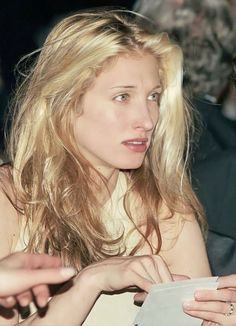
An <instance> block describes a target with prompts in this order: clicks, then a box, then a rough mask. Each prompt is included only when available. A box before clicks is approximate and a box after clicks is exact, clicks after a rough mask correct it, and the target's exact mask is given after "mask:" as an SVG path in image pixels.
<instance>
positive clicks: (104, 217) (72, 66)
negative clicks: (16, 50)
mask: <svg viewBox="0 0 236 326" xmlns="http://www.w3.org/2000/svg"><path fill="white" fill-rule="evenodd" d="M139 21H140V18H139V17H137V16H136V15H135V14H133V13H130V12H125V11H122V10H104V9H103V8H102V9H95V10H89V11H86V12H80V13H77V14H75V15H73V16H70V17H68V18H66V19H64V20H63V21H62V22H61V23H59V24H58V25H57V26H55V28H54V29H53V30H52V32H51V33H50V34H49V36H48V38H47V40H46V42H45V45H44V46H43V48H42V50H41V52H40V55H39V57H38V59H37V61H36V63H35V65H34V67H33V68H32V70H31V72H30V74H29V76H28V78H26V80H25V82H24V83H23V84H22V86H21V88H19V90H18V92H17V95H16V99H15V112H16V115H15V117H14V122H13V127H12V132H11V138H10V152H9V153H10V154H9V155H10V159H11V166H5V167H3V168H2V177H1V178H2V188H3V193H2V195H1V202H0V205H1V207H3V206H4V210H3V209H2V210H0V211H1V212H3V211H4V216H3V214H2V216H1V217H0V221H1V222H0V223H1V227H0V230H3V228H4V230H5V231H4V234H2V236H1V237H0V239H1V241H2V244H1V246H0V248H1V249H0V251H1V255H6V254H8V253H9V252H11V251H14V250H23V249H26V250H27V251H29V252H46V253H50V254H51V255H55V256H60V257H61V259H62V261H63V263H64V265H65V266H73V267H75V268H76V269H77V270H78V271H79V273H78V275H77V276H76V277H75V278H74V284H73V286H72V287H71V288H70V289H68V290H67V291H65V289H64V290H62V291H60V294H59V293H57V295H55V296H53V298H52V299H51V300H50V304H49V309H48V311H47V312H46V314H45V315H44V317H40V316H39V315H37V314H34V315H32V316H31V317H29V318H27V320H26V323H29V324H30V323H32V324H34V323H36V324H37V325H40V324H42V325H45V323H46V324H50V323H51V324H54V325H65V324H66V325H78V324H79V325H80V324H82V323H83V321H84V320H85V321H84V325H111V324H112V325H129V324H131V323H132V322H133V320H134V318H135V315H136V313H137V311H138V309H139V308H138V307H137V306H135V305H134V304H133V293H132V292H133V291H134V289H133V286H135V287H136V288H137V287H138V288H140V289H142V290H144V291H146V292H147V291H148V290H149V288H150V286H151V284H153V283H156V282H165V281H170V280H172V279H173V276H172V274H186V275H188V276H189V277H199V276H207V275H210V270H209V265H208V261H207V257H206V252H205V246H204V241H203V238H202V233H201V230H200V227H199V225H201V226H202V227H203V226H204V222H203V217H202V215H201V208H200V206H199V203H198V201H197V199H196V197H195V195H194V193H193V191H192V189H191V186H190V184H189V181H188V178H187V175H186V171H185V168H186V161H185V160H184V159H183V157H187V156H188V146H187V144H186V139H188V137H189V134H188V133H189V125H190V123H191V121H190V117H189V114H188V110H187V107H186V105H185V103H184V100H183V96H182V88H181V87H182V54H181V50H180V49H179V47H177V46H176V45H174V44H172V43H171V42H170V41H169V39H168V37H167V35H165V34H163V35H162V34H161V35H158V34H152V33H151V32H149V31H146V30H144V28H143V27H142V24H141V23H140V22H139ZM5 216H9V218H8V219H7V220H6V219H5V218H4V217H5ZM193 239H194V241H193ZM180 257H181V259H180ZM130 287H132V288H131V289H130ZM127 288H129V289H127ZM114 290H121V291H120V292H119V293H116V294H114V292H113V291H114ZM102 291H108V292H109V293H107V292H106V293H102V294H101V292H102ZM110 292H111V293H110ZM111 294H112V295H111ZM141 299H142V293H141V294H140V293H138V294H137V295H136V296H135V300H138V301H140V300H141ZM95 301H96V303H95ZM94 303H95V304H94ZM91 306H92V307H93V308H92V310H91V311H90V308H91ZM62 308H63V309H62ZM119 311H121V312H122V313H121V314H119ZM114 315H116V318H115V320H114ZM7 322H8V323H9V324H10V325H11V324H12V323H14V322H13V321H12V320H10V319H9V320H8V321H6V320H4V323H5V325H7Z"/></svg>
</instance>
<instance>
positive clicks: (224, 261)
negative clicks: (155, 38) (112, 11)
mask: <svg viewBox="0 0 236 326" xmlns="http://www.w3.org/2000/svg"><path fill="white" fill-rule="evenodd" d="M134 10H136V11H138V12H139V13H141V14H143V15H146V16H147V17H148V18H150V20H151V21H152V22H154V24H155V26H156V27H155V28H157V29H158V30H161V31H167V32H168V33H169V35H170V36H171V37H172V38H173V39H174V40H175V41H176V42H177V43H178V44H179V45H180V46H181V47H182V50H183V53H184V84H183V86H184V88H185V93H186V95H187V97H188V98H189V99H190V100H191V102H192V105H193V107H194V111H196V130H197V132H196V133H195V139H194V140H193V142H192V157H193V158H192V164H191V174H192V182H193V185H194V188H195V190H196V192H197V194H198V196H199V198H200V201H201V203H202V204H203V206H204V209H205V213H206V217H207V221H208V225H209V234H208V240H207V249H208V255H209V259H210V263H211V268H212V272H213V274H216V275H223V274H228V273H233V272H235V266H236V218H235V211H236V187H235V184H236V169H235V166H236V122H235V121H233V120H230V119H228V118H227V117H225V116H224V115H223V112H224V102H225V100H226V99H227V95H228V90H229V86H230V84H231V73H232V58H233V56H234V54H235V53H236V28H235V17H234V16H233V15H232V13H231V11H232V10H231V7H230V4H229V3H228V2H227V1H226V0H199V1H195V0H184V1H176V0H167V1H162V0H159V1H151V0H150V1H148V2H147V1H143V0H138V1H137V2H136V3H135V5H134ZM199 118H200V119H199ZM199 120H200V121H199Z"/></svg>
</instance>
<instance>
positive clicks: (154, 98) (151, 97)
mask: <svg viewBox="0 0 236 326" xmlns="http://www.w3.org/2000/svg"><path fill="white" fill-rule="evenodd" d="M148 100H149V101H153V102H156V103H159V102H160V93H158V92H155V93H152V94H150V95H149V96H148Z"/></svg>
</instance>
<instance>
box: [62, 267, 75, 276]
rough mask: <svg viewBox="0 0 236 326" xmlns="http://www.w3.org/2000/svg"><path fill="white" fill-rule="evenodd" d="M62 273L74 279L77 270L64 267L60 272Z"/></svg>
mask: <svg viewBox="0 0 236 326" xmlns="http://www.w3.org/2000/svg"><path fill="white" fill-rule="evenodd" d="M60 273H61V275H62V276H64V277H68V278H69V277H72V276H74V275H75V274H76V270H75V269H74V268H72V267H63V268H61V270H60Z"/></svg>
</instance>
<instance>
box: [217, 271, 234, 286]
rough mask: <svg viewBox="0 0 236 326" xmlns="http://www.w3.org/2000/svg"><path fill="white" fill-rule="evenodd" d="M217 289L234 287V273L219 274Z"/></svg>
mask: <svg viewBox="0 0 236 326" xmlns="http://www.w3.org/2000/svg"><path fill="white" fill-rule="evenodd" d="M218 282H219V285H218V289H222V288H236V274H235V275H227V276H221V277H219V278H218Z"/></svg>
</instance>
